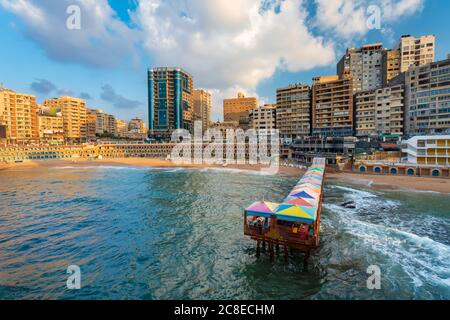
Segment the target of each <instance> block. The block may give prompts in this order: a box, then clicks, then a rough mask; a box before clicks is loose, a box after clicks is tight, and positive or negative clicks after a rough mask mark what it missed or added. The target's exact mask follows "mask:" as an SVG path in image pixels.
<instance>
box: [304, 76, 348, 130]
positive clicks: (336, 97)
mask: <svg viewBox="0 0 450 320" xmlns="http://www.w3.org/2000/svg"><path fill="white" fill-rule="evenodd" d="M353 126H354V115H353V80H352V77H351V76H349V75H344V76H342V77H339V76H322V77H316V78H314V79H313V86H312V133H313V135H315V136H344V137H345V136H352V135H353Z"/></svg>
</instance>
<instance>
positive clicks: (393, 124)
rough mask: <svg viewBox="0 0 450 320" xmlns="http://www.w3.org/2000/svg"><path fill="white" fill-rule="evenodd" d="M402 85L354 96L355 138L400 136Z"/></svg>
mask: <svg viewBox="0 0 450 320" xmlns="http://www.w3.org/2000/svg"><path fill="white" fill-rule="evenodd" d="M404 92H405V87H404V85H403V84H398V85H393V86H389V87H385V88H381V89H377V90H370V91H364V92H360V93H357V94H356V95H355V125H356V126H355V127H356V136H358V137H372V136H402V135H403V120H404V119H403V114H404Z"/></svg>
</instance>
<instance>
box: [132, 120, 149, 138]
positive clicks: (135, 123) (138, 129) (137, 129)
mask: <svg viewBox="0 0 450 320" xmlns="http://www.w3.org/2000/svg"><path fill="white" fill-rule="evenodd" d="M128 131H130V132H134V133H140V134H145V133H147V129H146V128H145V122H144V120H142V119H141V118H133V119H131V120H130V122H129V123H128Z"/></svg>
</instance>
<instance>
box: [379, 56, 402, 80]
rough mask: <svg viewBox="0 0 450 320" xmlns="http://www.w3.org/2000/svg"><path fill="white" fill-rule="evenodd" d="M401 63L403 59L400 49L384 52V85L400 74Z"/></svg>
mask: <svg viewBox="0 0 450 320" xmlns="http://www.w3.org/2000/svg"><path fill="white" fill-rule="evenodd" d="M401 64H402V59H401V53H400V50H399V49H392V50H385V51H384V52H383V62H382V65H383V87H386V86H387V85H388V84H389V81H391V80H392V79H394V78H395V77H396V76H398V75H399V74H400V66H401Z"/></svg>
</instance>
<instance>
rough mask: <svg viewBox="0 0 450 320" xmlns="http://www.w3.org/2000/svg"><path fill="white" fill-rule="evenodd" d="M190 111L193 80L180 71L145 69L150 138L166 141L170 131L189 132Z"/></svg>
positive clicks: (192, 110)
mask: <svg viewBox="0 0 450 320" xmlns="http://www.w3.org/2000/svg"><path fill="white" fill-rule="evenodd" d="M193 112H194V81H193V77H192V76H191V75H190V74H189V73H187V72H186V71H184V70H182V69H180V68H166V67H164V68H152V69H149V70H148V114H149V127H150V128H149V129H150V135H151V136H154V137H160V138H162V139H170V137H171V134H172V132H173V130H176V129H187V130H190V131H192V129H193V128H192V121H193Z"/></svg>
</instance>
